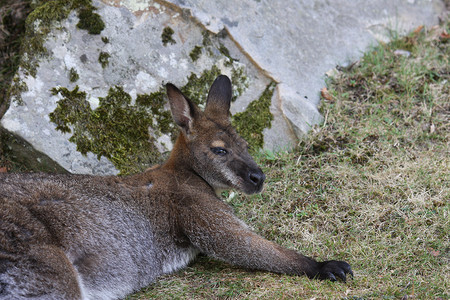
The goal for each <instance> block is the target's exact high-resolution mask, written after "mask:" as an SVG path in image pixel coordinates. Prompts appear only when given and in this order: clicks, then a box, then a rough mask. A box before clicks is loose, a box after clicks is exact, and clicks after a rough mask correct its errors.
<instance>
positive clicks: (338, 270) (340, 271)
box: [318, 260, 353, 282]
mask: <svg viewBox="0 0 450 300" xmlns="http://www.w3.org/2000/svg"><path fill="white" fill-rule="evenodd" d="M347 274H350V275H351V277H352V278H353V271H352V268H351V267H350V265H349V264H348V263H346V262H345V261H336V260H330V261H324V262H321V263H319V271H318V277H319V278H320V279H328V280H331V281H336V280H337V279H336V277H338V278H339V279H341V280H342V281H344V282H346V280H347Z"/></svg>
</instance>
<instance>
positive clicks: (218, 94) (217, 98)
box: [205, 75, 232, 120]
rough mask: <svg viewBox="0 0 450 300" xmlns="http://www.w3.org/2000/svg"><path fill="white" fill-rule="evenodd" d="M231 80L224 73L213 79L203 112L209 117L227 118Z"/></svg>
mask: <svg viewBox="0 0 450 300" xmlns="http://www.w3.org/2000/svg"><path fill="white" fill-rule="evenodd" d="M231 95H232V91H231V81H230V79H229V78H228V77H227V76H225V75H220V76H219V77H217V78H216V80H214V82H213V84H212V85H211V88H210V89H209V93H208V98H207V99H206V107H205V114H206V115H207V116H208V117H210V118H220V119H222V120H224V119H228V118H229V115H230V103H231Z"/></svg>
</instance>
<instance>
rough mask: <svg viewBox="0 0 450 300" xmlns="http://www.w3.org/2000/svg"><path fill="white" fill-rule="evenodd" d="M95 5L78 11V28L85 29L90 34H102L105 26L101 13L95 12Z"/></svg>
mask: <svg viewBox="0 0 450 300" xmlns="http://www.w3.org/2000/svg"><path fill="white" fill-rule="evenodd" d="M93 10H94V9H93V7H92V6H91V7H88V8H82V9H80V10H79V12H78V18H79V19H80V21H79V22H78V24H77V28H80V29H85V30H87V31H88V32H89V34H100V32H102V30H103V29H104V28H105V23H103V20H102V18H101V17H100V15H99V14H96V13H94V11H93Z"/></svg>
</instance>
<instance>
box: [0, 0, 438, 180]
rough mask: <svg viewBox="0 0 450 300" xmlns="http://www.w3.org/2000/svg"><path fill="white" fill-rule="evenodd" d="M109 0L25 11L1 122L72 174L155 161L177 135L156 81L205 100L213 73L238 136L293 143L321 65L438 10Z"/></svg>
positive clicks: (416, 5) (290, 1) (430, 19)
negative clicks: (228, 84)
mask: <svg viewBox="0 0 450 300" xmlns="http://www.w3.org/2000/svg"><path fill="white" fill-rule="evenodd" d="M117 3H118V2H117V1H113V0H105V1H102V2H100V1H93V7H64V8H63V9H61V11H64V12H65V13H66V15H64V17H58V18H57V19H56V20H52V19H51V18H50V22H49V21H48V19H49V18H47V17H45V16H43V15H39V14H35V15H34V16H33V18H35V19H31V20H30V18H29V20H28V21H29V23H30V24H32V26H29V28H28V32H27V36H28V40H26V41H25V43H27V42H28V43H29V44H30V45H35V44H36V45H38V47H36V48H31V47H28V48H27V47H26V48H25V49H28V51H26V53H25V54H24V57H23V60H22V63H21V67H20V69H19V71H18V74H17V75H16V77H15V78H14V82H13V85H12V89H11V91H12V93H11V95H12V96H11V104H10V108H9V109H8V111H7V112H6V113H5V115H4V116H3V118H2V120H1V125H2V126H3V127H4V128H5V129H6V130H8V131H9V132H11V133H13V134H15V135H17V136H20V137H21V138H23V139H24V140H26V141H27V142H28V143H30V144H31V145H32V146H33V147H34V148H35V149H36V150H38V151H40V152H43V153H45V154H46V155H48V156H49V157H50V158H51V159H53V160H54V161H56V162H57V163H58V164H60V165H61V166H62V167H63V168H64V169H66V170H68V171H69V172H72V173H85V174H117V173H119V172H121V173H122V174H128V173H134V172H137V171H140V170H143V169H145V168H146V167H147V166H148V165H150V164H153V163H156V162H158V161H160V160H161V159H163V158H164V157H165V154H166V153H167V152H168V151H170V149H171V147H172V142H173V140H174V138H175V136H176V132H177V130H176V127H175V126H174V124H173V123H172V122H171V117H170V113H169V112H168V106H167V101H166V99H165V95H164V89H163V86H164V84H165V83H167V82H172V83H174V84H175V85H177V86H179V87H180V88H181V90H182V91H183V92H184V93H185V94H186V95H188V96H189V97H191V98H192V99H193V100H195V101H197V103H198V104H199V105H200V106H201V105H202V104H204V101H205V97H206V94H207V91H208V89H209V86H210V84H211V83H212V81H213V80H214V78H215V77H216V76H217V75H218V74H226V75H228V76H229V77H230V78H231V79H232V82H233V88H234V100H235V101H234V102H233V104H232V113H233V123H234V125H235V126H236V127H237V129H238V131H239V132H240V133H241V135H243V136H244V138H246V139H247V140H249V142H250V143H251V144H252V145H253V147H254V148H256V149H257V148H266V149H271V150H277V149H282V148H287V147H291V146H293V145H295V144H296V141H297V139H298V138H300V137H301V136H302V135H303V134H305V133H306V132H307V131H308V130H309V129H310V128H311V126H313V125H315V124H318V123H320V121H321V120H322V116H321V115H320V114H319V112H318V109H317V106H318V104H319V100H320V99H319V91H320V89H321V88H322V87H323V86H324V74H325V72H326V71H327V70H329V69H332V68H334V67H335V66H336V65H337V64H344V65H345V64H347V63H349V62H351V61H353V60H356V59H358V57H359V56H360V55H361V53H362V51H364V50H365V49H367V47H368V46H369V45H371V44H374V43H375V42H376V41H377V40H385V39H387V38H389V36H388V33H389V30H390V29H394V30H396V31H397V32H400V33H405V32H407V31H410V30H412V29H414V28H415V27H417V26H419V25H421V24H425V25H426V26H431V25H433V24H435V23H437V21H438V16H439V14H440V13H441V12H442V11H443V4H442V3H441V2H440V1H437V0H432V1H419V0H417V1H403V0H396V1H383V0H376V1H344V0H337V1H333V2H328V1H294V0H287V1H270V2H269V1H267V2H266V1H254V0H245V1H235V0H230V1H193V0H192V1H191V0H183V1H181V0H180V1H139V0H134V1H133V0H123V1H120V5H119V4H117ZM44 5H49V4H48V3H47V4H44ZM45 11H46V10H45V9H41V10H40V11H38V12H41V13H42V12H45ZM86 15H87V16H88V17H89V18H90V19H88V21H87V24H88V25H83V24H84V23H83V22H82V21H83V20H84V18H85V17H86ZM36 16H37V17H36ZM99 20H100V21H99ZM94 21H95V22H97V23H95V22H94ZM92 23H95V24H94V25H92ZM99 23H100V25H99ZM101 23H103V24H104V26H103V25H102V24H101ZM44 26H48V27H44ZM89 26H93V27H89ZM95 26H97V27H95ZM36 37H40V38H41V40H37V39H36ZM30 41H33V43H31V42H30ZM39 42H41V43H42V47H40V46H39V45H41V44H39Z"/></svg>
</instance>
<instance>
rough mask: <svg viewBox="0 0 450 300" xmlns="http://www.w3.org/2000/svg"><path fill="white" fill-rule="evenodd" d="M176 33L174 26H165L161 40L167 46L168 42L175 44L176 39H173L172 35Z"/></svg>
mask: <svg viewBox="0 0 450 300" xmlns="http://www.w3.org/2000/svg"><path fill="white" fill-rule="evenodd" d="M174 33H175V31H173V29H172V28H170V27H169V26H167V27H165V28H164V29H163V32H162V34H161V40H162V43H163V45H164V46H167V44H168V43H170V44H175V43H176V41H175V40H174V39H173V37H172V35H173V34H174Z"/></svg>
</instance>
